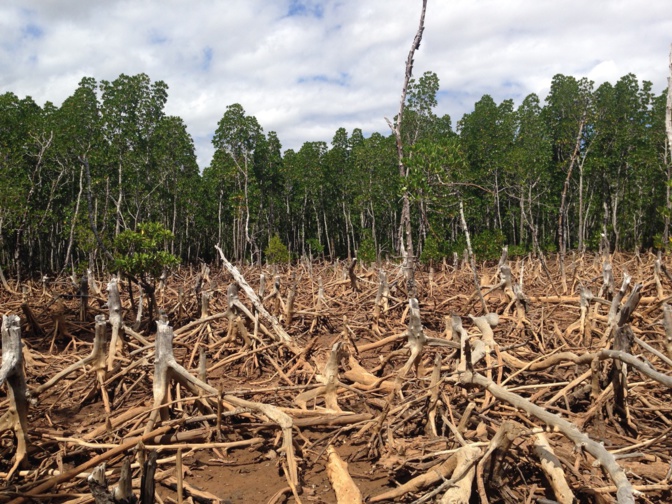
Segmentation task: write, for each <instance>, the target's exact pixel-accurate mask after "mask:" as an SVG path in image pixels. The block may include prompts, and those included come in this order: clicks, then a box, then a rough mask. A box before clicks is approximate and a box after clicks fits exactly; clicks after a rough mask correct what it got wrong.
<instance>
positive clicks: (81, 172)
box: [63, 165, 84, 274]
mask: <svg viewBox="0 0 672 504" xmlns="http://www.w3.org/2000/svg"><path fill="white" fill-rule="evenodd" d="M83 178H84V165H82V166H81V168H80V169H79V193H78V194H77V203H76V204H75V215H73V216H72V225H71V226H70V238H69V240H68V249H67V251H66V252H65V262H64V263H63V270H65V269H66V268H67V267H68V262H70V253H71V251H72V242H73V240H74V237H75V225H76V224H77V216H78V215H79V202H80V200H81V198H82V191H83V189H84V184H83V183H82V181H83ZM72 273H73V274H74V273H75V263H74V261H72Z"/></svg>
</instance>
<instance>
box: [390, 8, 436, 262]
mask: <svg viewBox="0 0 672 504" xmlns="http://www.w3.org/2000/svg"><path fill="white" fill-rule="evenodd" d="M426 11H427V0H422V11H421V13H420V23H419V26H418V31H417V32H416V34H415V38H414V39H413V43H412V44H411V50H410V51H409V53H408V58H407V59H406V73H405V74H404V85H403V87H402V88H401V99H400V101H399V112H398V113H397V120H396V122H395V124H394V125H392V123H391V122H390V121H388V124H389V125H390V129H391V130H392V132H393V133H394V136H395V139H396V145H397V160H398V164H399V177H400V178H401V179H406V178H408V168H407V167H406V166H405V165H404V146H403V141H402V138H401V124H402V120H403V116H404V106H405V104H406V92H407V91H408V82H409V81H410V80H411V76H412V75H413V56H414V54H415V51H416V50H417V49H418V48H419V47H420V41H421V40H422V32H423V31H424V30H425V12H426ZM401 205H402V206H401V227H400V230H399V231H400V233H402V235H403V234H404V233H405V234H406V247H405V249H406V252H407V254H408V256H409V257H410V260H413V256H414V252H413V233H412V229H411V205H410V200H409V193H408V190H407V189H406V190H404V192H403V194H402V204H401ZM403 242H404V240H403V238H402V236H400V239H399V243H400V244H402V243H403Z"/></svg>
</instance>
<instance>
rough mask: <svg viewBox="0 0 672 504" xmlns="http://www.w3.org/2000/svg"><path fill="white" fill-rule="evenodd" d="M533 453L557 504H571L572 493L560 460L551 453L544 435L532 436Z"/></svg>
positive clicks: (551, 450)
mask: <svg viewBox="0 0 672 504" xmlns="http://www.w3.org/2000/svg"><path fill="white" fill-rule="evenodd" d="M534 453H535V454H536V456H537V457H539V460H540V461H541V468H542V469H543V471H544V474H545V475H546V479H548V482H549V484H550V485H551V488H552V489H553V493H554V494H555V498H556V500H557V501H558V503H559V504H572V503H573V502H574V492H572V489H571V488H570V487H569V484H568V483H567V478H566V476H565V471H563V469H562V463H561V462H560V459H558V457H557V456H556V455H555V453H554V452H553V448H552V447H551V445H550V443H549V442H548V438H547V437H546V435H545V434H543V433H539V434H535V436H534Z"/></svg>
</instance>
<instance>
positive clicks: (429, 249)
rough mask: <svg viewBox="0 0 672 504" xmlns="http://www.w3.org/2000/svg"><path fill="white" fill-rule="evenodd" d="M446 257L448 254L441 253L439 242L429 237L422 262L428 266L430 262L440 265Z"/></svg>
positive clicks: (422, 255) (421, 257)
mask: <svg viewBox="0 0 672 504" xmlns="http://www.w3.org/2000/svg"><path fill="white" fill-rule="evenodd" d="M445 256H446V254H444V253H443V252H441V247H440V245H439V242H438V240H437V239H436V238H434V237H433V236H428V237H427V239H426V240H425V246H424V247H423V248H422V253H421V254H420V262H421V263H424V264H428V263H429V262H430V261H434V262H435V263H439V262H441V260H442V259H443V258H444V257H445Z"/></svg>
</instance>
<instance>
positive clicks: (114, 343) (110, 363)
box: [107, 276, 123, 371]
mask: <svg viewBox="0 0 672 504" xmlns="http://www.w3.org/2000/svg"><path fill="white" fill-rule="evenodd" d="M107 308H108V309H109V311H110V317H109V318H110V325H111V326H112V337H111V338H110V349H109V352H108V355H107V370H108V371H112V368H113V367H114V359H115V358H116V355H117V351H119V350H120V347H121V345H120V343H121V342H120V341H119V331H120V329H121V328H122V325H123V324H122V320H121V298H120V297H119V284H118V281H117V277H115V276H113V277H112V278H111V279H110V281H109V283H108V284H107Z"/></svg>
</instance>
